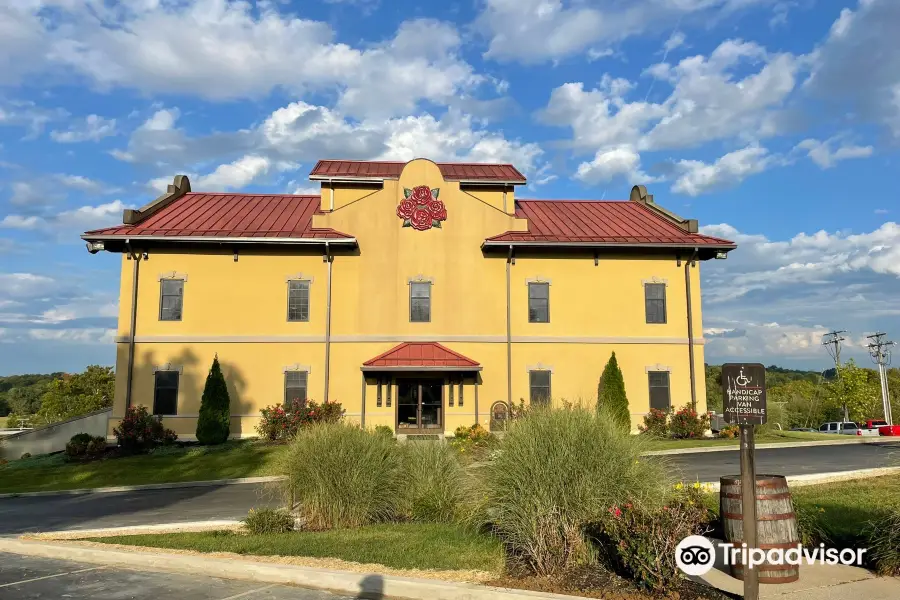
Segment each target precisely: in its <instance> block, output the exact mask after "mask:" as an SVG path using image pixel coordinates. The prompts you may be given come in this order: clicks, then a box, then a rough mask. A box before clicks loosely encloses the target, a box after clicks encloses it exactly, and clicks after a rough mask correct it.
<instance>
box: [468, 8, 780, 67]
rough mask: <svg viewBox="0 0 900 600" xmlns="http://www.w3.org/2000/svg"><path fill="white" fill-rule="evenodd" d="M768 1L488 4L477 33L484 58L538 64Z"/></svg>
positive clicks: (478, 23) (478, 20) (477, 21)
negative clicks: (485, 40)
mask: <svg viewBox="0 0 900 600" xmlns="http://www.w3.org/2000/svg"><path fill="white" fill-rule="evenodd" d="M769 2H770V0H629V1H627V2H626V1H612V2H610V1H609V0H572V1H569V0H566V1H563V0H486V1H485V3H484V9H483V10H482V12H481V14H480V15H479V17H478V19H477V20H476V23H475V26H476V29H478V30H480V31H481V32H482V33H483V34H484V35H485V36H486V37H487V38H488V40H489V44H488V50H487V52H485V57H487V58H492V59H496V60H500V61H521V62H524V63H538V62H543V61H548V60H557V59H561V58H565V57H567V56H572V55H576V54H579V53H581V52H583V51H585V50H586V49H588V48H590V47H592V46H595V45H597V44H608V43H615V42H619V41H622V40H624V39H627V38H629V37H631V36H634V35H637V34H640V33H642V32H644V31H647V30H654V31H659V30H660V29H663V28H668V27H671V23H674V22H681V21H682V19H690V18H691V16H692V15H697V16H698V17H699V16H701V15H702V16H703V18H704V20H705V21H707V22H708V21H709V20H711V19H713V18H715V17H717V16H718V15H721V14H724V13H727V12H731V11H733V10H736V9H739V8H743V7H746V6H751V5H754V4H768V3H769Z"/></svg>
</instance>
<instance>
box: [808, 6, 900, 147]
mask: <svg viewBox="0 0 900 600" xmlns="http://www.w3.org/2000/svg"><path fill="white" fill-rule="evenodd" d="M898 28H900V3H898V2H896V1H895V0H860V1H859V2H858V4H857V6H856V7H855V10H851V9H850V8H844V9H843V10H842V11H841V13H840V16H839V17H838V18H837V19H836V20H835V22H834V23H833V24H832V26H831V31H830V33H829V35H828V37H827V38H826V39H825V41H824V42H823V43H822V44H821V46H820V47H819V48H817V49H816V51H815V53H814V55H813V69H812V74H811V76H810V78H809V79H808V80H807V81H806V83H805V84H804V85H805V87H806V89H807V90H808V91H809V92H810V93H811V94H812V95H813V96H814V97H816V98H819V99H821V100H823V101H825V102H826V103H830V104H831V105H832V107H833V108H834V109H835V112H836V113H837V114H839V115H840V116H842V117H844V116H845V115H846V114H847V111H848V107H849V109H850V110H851V111H852V113H851V116H852V117H855V119H856V120H858V121H863V122H874V123H878V124H881V125H883V126H885V127H886V128H887V130H888V131H889V132H891V134H892V135H893V136H894V137H898V138H900V53H898V52H897V51H896V44H897V31H898Z"/></svg>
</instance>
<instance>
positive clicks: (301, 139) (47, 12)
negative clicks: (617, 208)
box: [0, 0, 900, 374]
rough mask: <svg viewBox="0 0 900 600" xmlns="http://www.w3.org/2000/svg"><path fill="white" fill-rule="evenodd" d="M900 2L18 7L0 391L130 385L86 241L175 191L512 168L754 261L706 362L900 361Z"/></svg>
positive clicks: (728, 304)
mask: <svg viewBox="0 0 900 600" xmlns="http://www.w3.org/2000/svg"><path fill="white" fill-rule="evenodd" d="M898 32H900V3H898V2H896V1H895V0H860V1H844V2H838V1H829V0H568V1H562V0H466V1H462V2H446V3H431V2H407V1H401V0H391V1H387V0H380V1H379V0H326V1H323V2H312V1H303V2H299V1H298V2H286V1H268V2H232V1H227V0H133V1H131V2H125V3H115V2H111V1H102V0H80V1H79V0H22V1H20V2H12V3H4V6H2V7H0V82H2V83H0V374H9V373H19V372H34V371H53V370H77V369H81V368H83V367H84V366H86V365H87V364H90V363H101V364H112V362H113V360H114V347H113V344H112V342H111V338H112V330H113V329H114V327H115V322H116V314H117V308H116V307H117V302H118V298H117V296H118V283H119V273H118V264H119V263H118V260H117V258H118V256H116V255H108V254H103V253H101V254H98V255H96V256H91V255H89V254H88V253H87V252H86V251H85V250H84V247H83V244H82V243H81V242H80V240H79V238H78V235H79V234H80V233H81V232H82V231H84V230H85V229H90V228H94V227H99V226H103V225H109V224H114V223H116V222H120V219H121V211H122V209H123V208H125V207H134V206H140V205H142V204H144V203H146V202H147V201H148V200H150V199H152V198H153V197H155V196H156V195H157V194H158V190H159V188H160V186H164V185H165V184H167V183H169V182H171V180H172V176H173V175H174V174H176V173H187V174H189V175H190V177H191V181H192V185H193V187H194V189H195V190H209V191H221V190H244V191H254V192H261V191H262V192H266V191H271V192H294V191H306V190H310V189H313V187H314V186H312V185H311V183H310V182H309V181H308V180H307V175H308V173H309V171H310V169H311V168H312V165H313V164H314V162H315V160H316V159H318V158H325V157H330V158H365V159H394V160H408V159H411V158H413V157H416V156H426V157H429V158H433V159H436V160H476V161H478V160H481V161H504V162H507V161H508V162H512V163H514V164H516V165H517V166H518V167H519V169H520V170H522V171H523V172H525V174H526V175H527V176H528V178H529V185H528V187H527V189H526V190H524V191H522V192H520V196H523V197H534V198H596V199H599V198H605V199H624V198H627V196H628V192H629V190H630V188H631V186H632V185H634V184H637V183H643V184H645V185H647V187H648V188H649V190H650V191H651V192H652V193H653V194H654V196H655V199H656V201H657V202H659V203H660V204H662V205H663V206H666V207H667V208H670V209H671V210H673V211H675V212H678V213H680V214H682V215H683V216H689V217H692V218H697V219H699V220H700V223H701V226H702V227H703V231H706V232H709V233H712V234H715V235H720V236H723V237H728V238H730V239H733V240H735V241H737V242H738V243H739V244H740V248H739V249H738V250H737V251H736V252H734V253H732V255H731V256H730V258H729V259H728V260H727V261H714V262H711V263H707V264H705V265H704V268H703V272H702V275H703V281H704V298H703V310H704V334H705V337H706V338H707V343H708V345H707V360H708V361H709V362H721V361H724V360H743V359H746V360H762V361H763V362H765V363H767V364H769V363H778V364H781V365H785V366H794V367H810V368H824V367H826V366H827V365H828V360H829V359H828V356H827V353H826V352H825V351H824V349H823V348H822V347H821V345H820V342H821V337H822V334H823V333H825V332H827V331H828V330H830V329H832V328H836V329H845V330H848V331H849V332H850V334H849V335H848V340H847V344H848V345H847V348H846V350H845V356H856V357H857V358H859V359H861V360H863V361H865V362H868V359H867V358H865V351H864V348H863V344H864V336H865V335H866V334H868V333H871V332H873V331H875V330H886V331H888V332H889V333H891V332H893V333H894V334H895V337H900V303H898V298H900V279H898V276H900V226H898V225H897V219H898V211H900V203H898V197H897V193H896V191H895V189H896V188H895V185H894V184H895V183H896V181H895V177H893V176H892V175H893V174H895V173H896V172H897V162H898V158H900V156H898V152H897V142H898V141H900V53H897V52H896V51H895V45H896V37H897V34H898Z"/></svg>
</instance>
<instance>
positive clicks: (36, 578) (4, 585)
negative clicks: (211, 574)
mask: <svg viewBox="0 0 900 600" xmlns="http://www.w3.org/2000/svg"><path fill="white" fill-rule="evenodd" d="M105 568H106V565H103V566H102V567H91V568H90V569H79V570H78V571H69V572H67V573H57V574H56V575H44V576H43V577H35V578H34V579H23V580H22V581H15V582H13V583H4V584H2V585H0V588H5V587H11V586H14V585H22V584H23V583H31V582H32V581H41V580H42V579H53V578H54V577H65V576H66V575H75V574H76V573H87V572H88V571H96V570H98V569H105ZM226 600H227V599H226Z"/></svg>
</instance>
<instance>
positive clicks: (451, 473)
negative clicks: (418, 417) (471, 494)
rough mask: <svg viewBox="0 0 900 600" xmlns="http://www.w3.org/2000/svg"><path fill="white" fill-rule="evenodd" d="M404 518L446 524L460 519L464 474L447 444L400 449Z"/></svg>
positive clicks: (412, 445) (432, 443)
mask: <svg viewBox="0 0 900 600" xmlns="http://www.w3.org/2000/svg"><path fill="white" fill-rule="evenodd" d="M402 454H403V473H404V475H405V476H406V478H407V486H406V489H405V492H404V504H405V505H404V507H403V508H404V510H403V512H404V513H405V516H406V517H408V518H410V519H412V520H414V521H430V522H439V523H449V522H452V521H454V520H455V519H456V518H457V517H458V516H459V511H460V506H461V504H462V501H463V478H464V472H463V469H462V466H460V464H459V461H458V460H457V459H456V456H455V454H454V452H453V449H452V448H450V446H448V445H447V444H443V443H441V442H419V443H411V444H410V443H408V444H403V446H402Z"/></svg>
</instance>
